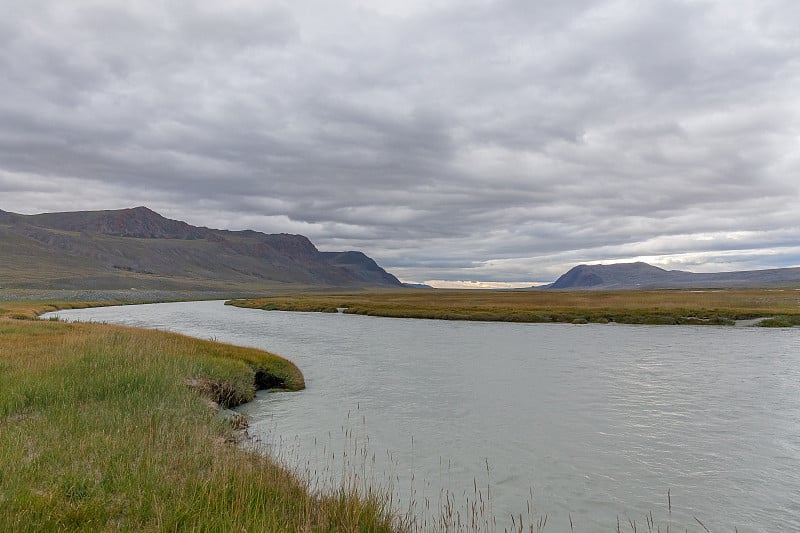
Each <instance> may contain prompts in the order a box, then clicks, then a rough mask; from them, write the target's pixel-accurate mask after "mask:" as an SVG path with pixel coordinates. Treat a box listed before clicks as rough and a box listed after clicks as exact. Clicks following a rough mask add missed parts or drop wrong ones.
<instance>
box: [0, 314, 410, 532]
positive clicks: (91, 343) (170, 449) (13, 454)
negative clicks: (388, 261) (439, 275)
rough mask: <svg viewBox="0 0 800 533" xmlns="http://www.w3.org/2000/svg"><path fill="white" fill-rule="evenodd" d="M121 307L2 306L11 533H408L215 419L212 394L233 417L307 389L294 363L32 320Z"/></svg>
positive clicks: (1, 391) (140, 333)
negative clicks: (277, 395)
mask: <svg viewBox="0 0 800 533" xmlns="http://www.w3.org/2000/svg"><path fill="white" fill-rule="evenodd" d="M110 303H111V302H93V303H91V304H90V303H86V302H52V301H36V302H31V301H27V302H10V301H4V302H0V428H1V429H2V431H0V481H2V482H0V530H3V531H44V532H47V531H64V530H119V529H122V530H159V531H162V530H170V531H173V530H180V531H185V530H195V529H203V530H213V531H229V530H250V531H276V532H277V531H285V530H286V529H287V528H288V529H290V530H296V531H308V530H318V529H324V530H334V531H354V530H366V531H385V532H390V531H398V530H402V526H401V525H400V524H401V521H402V517H401V516H400V515H397V514H395V511H396V510H395V509H392V508H391V506H390V504H389V502H388V501H387V500H384V499H382V497H381V495H380V494H366V495H365V494H362V493H359V492H347V491H346V490H345V489H346V488H347V487H343V488H342V491H343V492H338V491H337V492H335V493H332V494H316V493H314V492H313V490H312V489H313V487H312V486H311V485H310V484H309V482H308V480H305V479H302V478H301V477H300V476H298V474H297V473H295V472H293V471H292V470H290V469H288V468H286V467H285V466H281V465H280V464H279V463H278V462H277V461H275V460H274V459H273V458H272V457H269V456H266V455H261V454H259V453H257V452H256V451H254V450H249V449H247V447H246V446H242V445H240V440H239V438H237V435H238V436H239V437H241V434H240V433H239V434H237V431H239V430H240V429H239V428H237V425H239V424H240V422H237V421H236V420H231V419H228V418H227V417H226V412H225V411H223V410H222V409H220V410H219V412H218V413H214V412H212V409H211V407H213V406H212V405H211V403H210V402H211V399H209V395H208V394H207V393H208V392H211V394H212V397H211V398H212V399H216V400H222V401H220V402H217V403H218V404H219V405H220V406H224V405H231V406H232V405H236V404H240V403H243V402H246V401H251V400H252V399H253V398H254V396H255V389H256V388H262V386H265V385H266V384H271V385H274V383H275V380H272V379H269V378H268V376H273V377H274V376H277V377H278V378H279V380H282V382H283V383H284V384H285V385H286V388H290V389H295V390H297V389H299V388H301V387H302V386H303V385H304V380H303V379H302V373H301V372H300V370H299V368H297V367H296V366H295V365H294V364H292V363H291V362H290V361H288V360H286V359H283V358H280V357H278V356H275V355H274V354H270V353H269V352H264V351H262V350H256V349H253V348H244V347H239V346H234V345H230V344H223V343H218V342H215V341H210V340H202V339H196V338H192V337H188V336H184V335H179V334H177V333H169V332H164V331H157V330H146V329H142V328H130V327H122V326H114V325H108V324H91V323H72V322H61V321H54V320H53V321H51V320H34V319H32V318H33V317H35V316H36V315H37V314H40V313H43V312H47V311H55V310H60V309H67V308H78V307H88V306H89V305H97V306H99V305H109V304H110ZM121 303H131V302H121ZM14 316H17V318H16V319H15V318H12V317H14ZM187 380H190V381H188V382H187ZM213 395H216V397H214V396H213Z"/></svg>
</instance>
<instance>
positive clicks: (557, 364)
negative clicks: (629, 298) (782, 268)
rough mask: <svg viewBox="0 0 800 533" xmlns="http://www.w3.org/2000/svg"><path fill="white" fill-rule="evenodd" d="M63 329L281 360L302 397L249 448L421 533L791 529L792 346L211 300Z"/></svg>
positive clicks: (687, 330)
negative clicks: (393, 500) (156, 333)
mask: <svg viewBox="0 0 800 533" xmlns="http://www.w3.org/2000/svg"><path fill="white" fill-rule="evenodd" d="M57 314H58V315H59V316H60V317H61V318H63V319H68V320H83V321H99V322H109V323H118V324H125V325H132V326H140V327H148V328H159V329H166V330H171V331H176V332H180V333H184V334H187V335H192V336H195V337H200V338H206V339H216V340H219V341H223V342H229V343H233V344H239V345H244V346H254V347H258V348H262V349H265V350H269V351H271V352H273V353H277V354H279V355H282V356H284V357H287V358H288V359H291V360H292V361H293V362H295V363H296V364H297V365H298V366H299V367H300V368H301V370H302V371H303V374H304V375H305V378H306V385H307V389H306V390H304V391H301V392H295V393H269V394H266V393H262V394H259V395H258V397H257V399H256V401H254V402H253V403H251V404H249V405H248V406H246V407H245V408H244V409H243V410H244V411H245V412H247V413H248V415H249V416H250V420H251V432H252V433H253V434H255V435H257V436H259V437H260V438H261V440H262V441H263V442H264V443H266V444H267V445H269V446H271V449H272V450H273V453H276V454H279V455H282V456H283V457H284V458H287V457H288V458H290V460H293V461H296V462H297V463H298V464H300V465H301V467H302V468H306V469H310V470H311V471H313V470H318V475H319V476H320V477H325V476H327V475H329V474H331V472H334V473H335V472H336V471H337V470H338V469H339V467H338V466H337V464H338V463H337V461H339V460H341V459H342V456H343V455H348V456H349V457H348V459H346V461H355V462H356V463H358V461H359V458H360V460H365V462H366V467H367V469H368V470H369V469H373V468H374V470H375V473H374V474H372V475H375V476H376V478H377V479H378V482H379V483H382V484H391V485H392V486H393V487H394V489H395V491H396V492H397V498H398V499H399V500H400V501H401V502H403V503H402V504H401V505H400V507H401V508H402V509H406V508H407V507H409V505H411V506H413V507H414V512H415V513H417V514H419V515H426V516H429V518H428V520H434V519H435V517H436V516H440V515H441V514H442V511H441V510H440V505H443V506H444V507H445V508H446V509H447V507H446V506H447V503H446V502H447V501H448V500H450V501H453V502H454V506H453V508H454V509H456V510H457V511H458V513H459V516H461V517H462V518H463V519H464V521H466V522H467V523H469V521H470V516H471V515H473V511H471V510H470V509H469V506H470V505H472V503H473V502H475V503H476V507H480V506H483V511H482V513H480V517H481V518H480V519H481V520H483V519H484V518H486V517H489V518H488V519H489V520H490V524H491V523H493V519H492V518H491V517H496V518H495V519H494V520H496V524H497V529H499V530H500V531H502V530H503V528H504V527H506V526H508V525H510V524H511V522H510V519H509V517H510V516H511V515H512V514H513V515H519V514H522V516H523V519H524V521H525V523H526V524H529V523H530V521H536V520H537V519H543V518H544V516H546V517H547V526H546V528H545V531H554V532H559V531H570V530H571V528H570V520H571V521H572V523H573V524H574V530H575V531H598V530H602V531H613V530H615V528H616V525H617V519H618V518H619V520H620V521H621V523H622V526H623V531H624V530H630V529H631V527H630V524H629V522H628V520H629V519H630V520H635V521H636V524H637V527H638V528H639V530H644V531H646V519H645V516H646V515H647V514H649V513H652V516H653V517H654V519H655V522H656V525H657V526H658V525H660V526H661V530H662V531H663V530H664V529H665V527H666V525H670V527H671V528H672V529H673V530H681V531H683V529H684V528H685V527H688V528H689V529H690V530H697V531H703V529H702V527H701V526H700V525H699V523H698V522H697V521H696V520H695V517H696V518H697V519H699V520H700V521H701V522H702V523H703V524H704V525H705V526H706V527H708V528H709V529H710V530H712V531H734V528H738V531H740V532H745V531H800V349H799V348H800V330H798V329H766V328H733V327H715V326H626V325H614V324H608V325H595V324H590V325H567V324H508V323H492V322H449V321H435V320H414V319H389V318H375V317H365V316H355V315H345V314H320V313H287V312H280V311H259V310H252V309H240V308H235V307H231V306H224V305H223V304H222V302H191V303H169V304H153V305H138V306H123V307H110V308H95V309H84V310H74V311H59V312H58V313H57ZM364 449H366V450H368V452H366V453H365V452H363V450H364ZM358 450H362V451H361V452H359V451H358ZM373 453H374V457H375V459H373V456H372V454H373ZM362 454H363V455H362ZM668 493H669V503H668ZM442 502H444V503H442ZM465 502H466V503H465ZM670 504H671V511H670V509H669V506H670ZM428 507H430V508H431V509H432V510H426V508H428ZM529 508H530V510H529ZM445 512H449V511H445ZM420 520H425V518H421V519H420Z"/></svg>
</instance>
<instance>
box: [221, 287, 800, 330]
mask: <svg viewBox="0 0 800 533" xmlns="http://www.w3.org/2000/svg"><path fill="white" fill-rule="evenodd" d="M228 303H229V304H231V305H235V306H239V307H248V308H256V309H265V310H284V311H320V312H336V310H337V308H347V309H346V310H345V312H346V313H354V314H363V315H375V316H386V317H402V318H433V319H445V320H492V321H507V322H567V323H586V322H597V323H607V322H617V323H622V324H712V325H732V324H734V323H735V321H737V320H748V319H755V318H769V320H764V321H763V322H761V323H759V325H762V326H792V325H800V291H799V290H794V289H785V290H774V289H773V290H767V289H740V290H709V291H696V290H693V291H689V290H659V291H489V290H411V289H407V290H402V291H374V292H359V293H340V294H298V295H293V296H276V297H271V298H256V299H245V300H234V301H231V302H228ZM772 317H775V318H772Z"/></svg>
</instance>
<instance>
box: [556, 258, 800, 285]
mask: <svg viewBox="0 0 800 533" xmlns="http://www.w3.org/2000/svg"><path fill="white" fill-rule="evenodd" d="M786 286H798V287H800V268H776V269H769V270H747V271H740V272H717V273H710V274H698V273H694V272H685V271H682V270H664V269H663V268H658V267H655V266H652V265H648V264H647V263H641V262H639V263H617V264H612V265H578V266H576V267H574V268H572V269H570V270H569V271H568V272H567V273H565V274H564V275H562V276H561V277H560V278H558V279H557V280H556V281H555V282H554V283H551V284H550V285H545V286H543V287H541V288H544V289H569V290H620V289H714V288H757V287H786Z"/></svg>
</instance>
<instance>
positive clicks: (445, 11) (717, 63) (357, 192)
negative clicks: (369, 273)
mask: <svg viewBox="0 0 800 533" xmlns="http://www.w3.org/2000/svg"><path fill="white" fill-rule="evenodd" d="M374 4H377V3H374V2H357V1H347V2H345V1H342V2H327V1H321V0H319V1H317V0H299V1H293V2H288V1H287V2H266V3H265V2H262V1H256V0H253V1H246V0H239V1H235V2H213V1H210V0H208V1H183V2H181V1H175V2H166V3H162V2H155V1H153V2H150V1H135V2H127V3H122V2H108V1H99V0H98V1H88V0H73V1H70V2H57V1H55V0H52V1H50V0H42V1H36V0H31V1H28V2H14V1H12V0H0V7H2V9H3V11H4V12H5V13H7V14H10V15H12V16H6V17H3V18H2V19H0V73H2V74H0V95H1V96H2V98H1V99H0V209H5V210H8V211H17V212H23V213H34V212H43V211H61V210H76V209H105V208H118V207H131V206H134V205H147V206H149V207H151V208H153V209H155V210H157V211H159V212H161V213H162V214H164V215H165V216H169V217H171V218H178V219H181V220H186V221H187V222H190V223H193V224H199V225H207V226H214V227H224V228H230V229H244V228H252V229H257V230H261V231H266V232H292V233H302V234H304V235H307V236H308V237H309V238H311V239H312V240H313V241H314V242H315V243H316V244H317V245H318V246H319V247H320V248H321V249H324V250H334V249H360V250H363V251H365V252H366V253H368V254H369V255H371V256H372V257H374V258H376V260H378V262H379V263H380V264H381V265H383V266H385V267H387V268H388V269H389V270H390V271H392V272H393V273H395V274H396V275H398V276H399V277H401V278H402V279H407V280H416V281H424V280H430V279H440V280H473V281H519V280H526V281H536V280H539V281H542V280H551V279H554V278H555V277H556V276H557V275H559V274H560V273H562V272H563V271H564V270H566V269H567V268H569V267H570V266H573V265H574V264H576V263H583V262H596V261H606V262H611V261H625V260H635V259H645V260H649V261H651V262H653V263H655V264H658V265H660V266H665V267H668V268H682V269H687V270H695V271H710V270H723V269H745V268H765V267H780V266H794V265H800V241H799V240H798V238H797V237H798V234H799V233H800V208H798V205H800V202H799V201H800V97H798V95H799V94H800V33H798V32H797V27H798V23H800V4H798V3H797V2H794V1H792V0H772V1H769V0H759V1H747V0H742V1H739V2H736V3H735V5H733V3H730V2H725V1H719V2H716V1H710V0H709V1H691V2H690V1H677V0H654V1H652V2H646V3H642V2H637V1H635V0H620V1H588V0H564V1H561V2H530V1H527V0H525V1H523V0H496V1H487V0H469V1H467V2H464V1H458V2H455V1H452V2H451V1H438V2H421V1H420V2H409V1H403V2H399V1H398V2H388V1H387V2H382V3H379V4H380V5H379V7H375V5H374Z"/></svg>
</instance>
